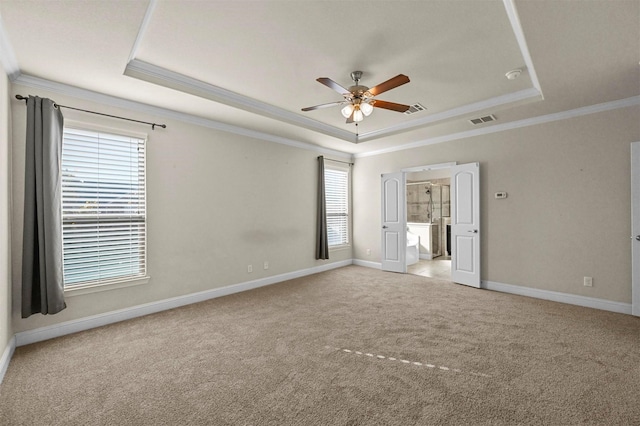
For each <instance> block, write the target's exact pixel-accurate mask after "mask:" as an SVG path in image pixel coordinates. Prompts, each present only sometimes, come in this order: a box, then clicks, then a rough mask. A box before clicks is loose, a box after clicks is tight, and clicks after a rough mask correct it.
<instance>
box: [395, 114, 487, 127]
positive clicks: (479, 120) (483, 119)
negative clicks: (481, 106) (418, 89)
mask: <svg viewBox="0 0 640 426" xmlns="http://www.w3.org/2000/svg"><path fill="white" fill-rule="evenodd" d="M405 114H406V113H405ZM495 120H496V116H495V115H493V114H491V115H486V116H484V117H478V118H472V119H471V120H469V123H471V124H473V125H475V124H482V123H488V122H489V121H495Z"/></svg>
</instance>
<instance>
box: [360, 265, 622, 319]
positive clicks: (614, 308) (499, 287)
mask: <svg viewBox="0 0 640 426" xmlns="http://www.w3.org/2000/svg"><path fill="white" fill-rule="evenodd" d="M353 264H354V265H358V266H366V267H368V268H374V269H382V264H381V263H377V262H370V261H368V260H361V259H353ZM481 288H483V289H485V290H492V291H499V292H501V293H509V294H517V295H519V296H527V297H533V298H536V299H543V300H550V301H552V302H560V303H567V304H569V305H577V306H584V307H586V308H594V309H600V310H603V311H610V312H617V313H620V314H628V315H632V313H631V303H623V302H614V301H611V300H605V299H596V298H594V297H586V296H579V295H577V294H569V293H560V292H558V291H551V290H540V289H537V288H531V287H523V286H519V285H512V284H502V283H497V282H494V281H485V280H483V281H482V283H481Z"/></svg>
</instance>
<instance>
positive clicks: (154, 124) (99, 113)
mask: <svg viewBox="0 0 640 426" xmlns="http://www.w3.org/2000/svg"><path fill="white" fill-rule="evenodd" d="M16 99H18V100H21V101H27V100H28V99H29V98H27V97H24V96H22V95H16ZM53 105H54V106H56V107H58V108H67V109H73V110H76V111H82V112H88V113H89V114H97V115H103V116H105V117H111V118H117V119H119V120H127V121H135V122H136V123H142V124H148V125H149V126H151V130H155V129H156V126H158V127H162V128H163V129H166V128H167V125H166V124H156V123H149V122H148V121H140V120H134V119H133V118H126V117H119V116H117V115H110V114H104V113H102V112H96V111H89V110H87V109H80V108H74V107H70V106H66V105H60V104H57V103H55V102H54V103H53Z"/></svg>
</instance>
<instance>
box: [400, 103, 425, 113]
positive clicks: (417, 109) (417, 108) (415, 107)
mask: <svg viewBox="0 0 640 426" xmlns="http://www.w3.org/2000/svg"><path fill="white" fill-rule="evenodd" d="M424 110H426V108H425V107H423V106H422V105H420V104H413V105H411V106H410V107H409V109H408V110H406V111H405V112H404V113H405V114H407V115H409V114H415V113H416V112H420V111H424Z"/></svg>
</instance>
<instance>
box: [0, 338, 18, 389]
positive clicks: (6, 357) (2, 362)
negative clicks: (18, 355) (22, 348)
mask: <svg viewBox="0 0 640 426" xmlns="http://www.w3.org/2000/svg"><path fill="white" fill-rule="evenodd" d="M15 350H16V338H15V336H14V337H12V338H11V340H9V343H8V344H7V347H6V348H4V352H2V358H0V383H2V380H3V379H4V375H5V373H6V372H7V368H9V362H11V357H12V356H13V352H14V351H15Z"/></svg>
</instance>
